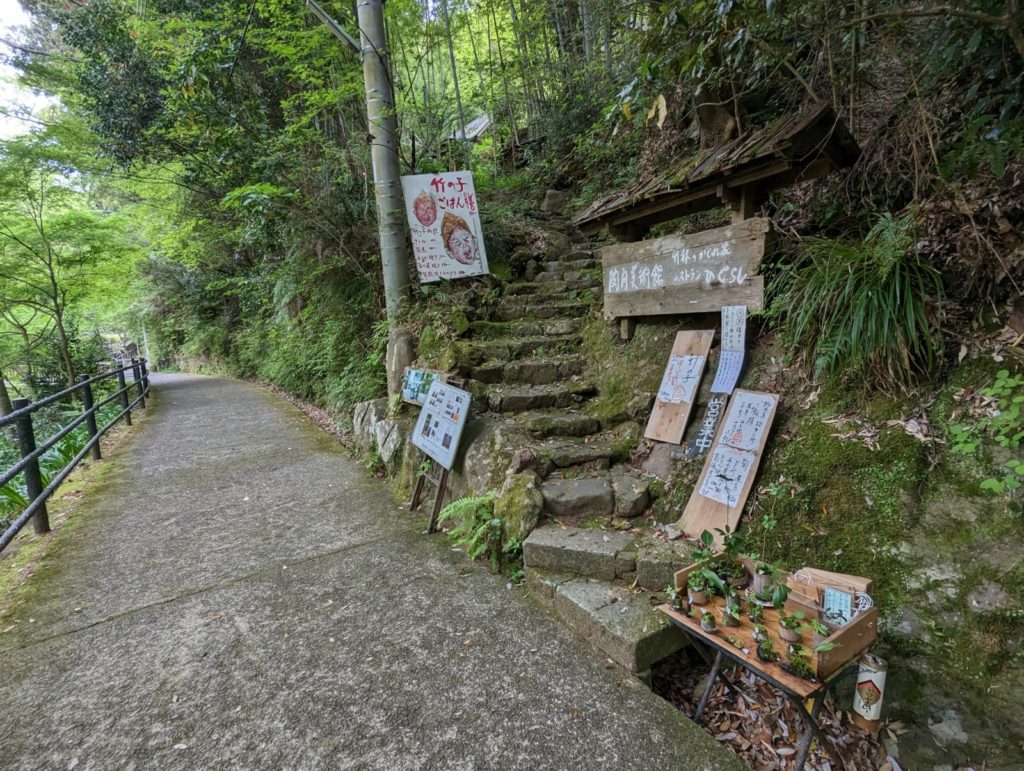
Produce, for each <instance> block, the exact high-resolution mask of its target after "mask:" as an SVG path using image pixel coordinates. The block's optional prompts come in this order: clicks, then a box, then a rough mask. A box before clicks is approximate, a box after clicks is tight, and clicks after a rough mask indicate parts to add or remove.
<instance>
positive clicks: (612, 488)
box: [540, 444, 651, 521]
mask: <svg viewBox="0 0 1024 771" xmlns="http://www.w3.org/2000/svg"><path fill="white" fill-rule="evenodd" d="M593 446H594V445H591V444H586V445H583V446H582V448H590V447H593ZM606 446H607V445H606ZM598 447H600V445H598ZM582 448H581V450H580V451H579V452H577V453H575V454H570V455H566V456H565V457H559V456H558V454H557V453H556V454H555V455H553V456H551V461H552V463H557V462H558V461H561V462H563V463H564V462H566V461H570V460H571V461H575V462H574V463H573V464H570V465H568V466H561V467H560V469H561V470H559V471H555V472H553V473H551V475H550V476H548V478H547V479H546V480H545V481H544V483H543V484H542V485H541V488H540V494H541V497H542V498H543V499H544V510H545V511H547V512H548V513H549V514H552V515H553V516H555V517H559V518H564V519H568V520H579V521H593V520H595V519H603V518H610V517H615V518H617V519H632V518H633V517H639V516H640V515H641V514H643V513H644V512H645V511H647V508H648V507H649V506H650V504H651V495H650V488H651V481H650V479H649V478H648V477H644V476H642V475H640V474H638V473H637V472H635V471H633V470H632V469H630V468H629V467H628V466H625V465H624V464H617V465H611V464H612V461H613V459H612V458H611V457H609V456H608V455H607V454H606V452H605V451H602V450H601V449H596V450H595V451H594V452H593V453H589V454H588V453H587V451H586V449H582ZM578 468H583V469H585V471H583V472H582V473H580V472H577V469H578ZM603 469H610V471H608V472H605V471H604V470H603ZM567 470H568V472H567Z"/></svg>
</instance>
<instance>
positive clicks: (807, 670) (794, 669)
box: [784, 645, 814, 680]
mask: <svg viewBox="0 0 1024 771" xmlns="http://www.w3.org/2000/svg"><path fill="white" fill-rule="evenodd" d="M789 647H790V651H789V661H788V662H786V664H785V665H784V669H786V670H787V671H788V672H789V673H790V674H792V675H796V676H797V677H802V678H803V679H804V680H813V679H814V667H813V666H811V657H810V653H809V652H808V650H807V649H806V648H805V647H803V646H802V645H791V646H789Z"/></svg>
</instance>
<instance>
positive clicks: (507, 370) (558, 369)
mask: <svg viewBox="0 0 1024 771" xmlns="http://www.w3.org/2000/svg"><path fill="white" fill-rule="evenodd" d="M586 363H587V362H586V359H584V358H583V357H582V356H562V357H557V358H545V359H522V360H520V361H491V362H486V363H484V364H481V365H480V366H479V367H474V368H473V370H472V372H471V373H470V377H472V378H473V379H474V380H479V381H480V382H482V383H489V384H494V383H526V384H527V385H547V384H550V383H558V382H561V381H563V380H568V379H569V378H571V377H572V376H573V375H579V374H581V373H582V372H583V368H584V367H585V366H586Z"/></svg>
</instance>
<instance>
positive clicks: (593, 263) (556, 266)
mask: <svg viewBox="0 0 1024 771" xmlns="http://www.w3.org/2000/svg"><path fill="white" fill-rule="evenodd" d="M600 266H601V261H600V260H595V259H592V258H589V257H588V258H586V259H582V260H552V261H550V262H545V263H544V264H543V268H544V271H543V272H544V273H566V272H569V271H579V270H588V269H590V268H598V267H600Z"/></svg>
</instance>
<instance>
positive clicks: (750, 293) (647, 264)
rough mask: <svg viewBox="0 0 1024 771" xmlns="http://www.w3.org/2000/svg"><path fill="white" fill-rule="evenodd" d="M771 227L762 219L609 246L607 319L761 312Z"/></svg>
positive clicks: (606, 253) (605, 255)
mask: <svg viewBox="0 0 1024 771" xmlns="http://www.w3.org/2000/svg"><path fill="white" fill-rule="evenodd" d="M770 228H771V222H770V220H768V219H765V218H761V217H758V218H754V219H748V220H742V221H740V222H736V223H733V224H732V225H728V226H726V227H722V228H715V229H714V230H704V231H702V232H700V233H692V234H690V235H686V236H678V235H673V236H665V237H664V238H655V239H651V240H648V241H640V242H637V243H631V244H611V245H609V246H606V247H604V248H603V249H602V250H601V262H602V264H603V265H604V315H605V318H607V319H619V318H628V317H631V316H663V315H670V314H671V315H675V314H685V313H714V312H717V311H719V310H720V309H721V308H722V306H723V305H746V306H747V308H748V309H749V310H759V309H761V308H762V307H764V279H763V278H762V277H761V276H758V275H756V274H757V271H758V268H760V266H761V259H762V258H763V257H764V251H765V244H766V241H767V236H768V233H769V230H770Z"/></svg>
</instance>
